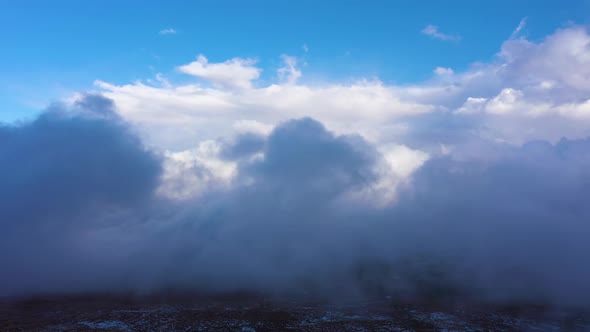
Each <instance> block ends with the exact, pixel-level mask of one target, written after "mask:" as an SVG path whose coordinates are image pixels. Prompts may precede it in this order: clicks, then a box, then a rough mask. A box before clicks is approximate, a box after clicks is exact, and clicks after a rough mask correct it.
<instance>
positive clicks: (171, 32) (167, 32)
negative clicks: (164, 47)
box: [159, 28, 176, 35]
mask: <svg viewBox="0 0 590 332" xmlns="http://www.w3.org/2000/svg"><path fill="white" fill-rule="evenodd" d="M159 34H160V35H175V34H176V30H175V29H173V28H167V29H162V30H160V32H159Z"/></svg>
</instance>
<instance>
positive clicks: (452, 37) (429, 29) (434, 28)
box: [422, 24, 461, 42]
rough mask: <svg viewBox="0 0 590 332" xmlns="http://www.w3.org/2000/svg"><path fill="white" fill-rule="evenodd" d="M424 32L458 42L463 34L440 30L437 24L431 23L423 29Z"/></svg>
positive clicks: (434, 36)
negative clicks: (447, 32)
mask: <svg viewBox="0 0 590 332" xmlns="http://www.w3.org/2000/svg"><path fill="white" fill-rule="evenodd" d="M422 33H423V34H425V35H427V36H430V37H432V38H436V39H440V40H445V41H455V42H458V41H460V40H461V36H459V35H449V34H446V33H442V32H440V31H439V30H438V27H437V26H436V25H432V24H429V25H427V26H426V27H425V28H424V29H422Z"/></svg>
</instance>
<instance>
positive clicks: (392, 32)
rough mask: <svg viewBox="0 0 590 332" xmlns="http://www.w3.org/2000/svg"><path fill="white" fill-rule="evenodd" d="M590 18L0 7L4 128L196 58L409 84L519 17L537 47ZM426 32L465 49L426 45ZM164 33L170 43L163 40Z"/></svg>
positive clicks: (553, 4) (430, 4)
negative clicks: (78, 95) (289, 58)
mask: <svg viewBox="0 0 590 332" xmlns="http://www.w3.org/2000/svg"><path fill="white" fill-rule="evenodd" d="M589 7H590V5H589V3H588V1H583V0H580V1H578V0H572V1H567V3H563V2H560V1H545V0H542V1H502V0H501V1H494V2H491V1H489V2H488V1H450V2H445V3H441V2H438V1H369V2H364V1H340V2H338V4H334V2H331V1H325V2H321V3H319V4H318V2H317V1H297V2H292V1H272V2H271V1H248V2H247V3H246V2H240V1H171V2H170V3H167V4H166V5H162V3H161V2H159V1H126V2H125V3H121V2H120V1H110V0H107V1H103V2H100V3H81V2H79V1H63V0H58V1H51V2H47V1H30V0H25V1H6V2H4V3H3V4H2V11H1V12H0V28H1V29H2V30H1V31H3V33H2V34H1V35H0V44H1V45H3V46H2V49H3V50H4V51H3V52H2V54H1V55H0V60H2V61H0V70H1V71H2V73H3V74H2V78H1V79H0V87H1V88H0V91H2V92H1V93H2V98H1V103H2V105H3V106H6V107H3V111H2V113H1V114H0V119H2V120H4V121H13V120H16V119H21V118H23V117H27V116H30V115H31V113H34V112H35V111H38V110H40V109H42V108H43V107H44V106H45V105H46V104H48V103H49V102H51V101H53V100H56V99H59V98H64V97H67V96H68V94H71V93H72V92H76V91H80V90H87V89H90V88H92V84H93V82H94V80H97V79H100V80H104V81H108V82H115V83H118V84H124V83H128V82H132V81H134V80H140V79H147V78H150V77H153V76H154V74H155V73H162V74H165V75H167V76H172V77H174V78H175V79H177V80H179V81H180V80H186V79H187V78H186V77H183V76H182V75H178V73H177V72H176V71H175V67H176V66H179V65H181V64H184V63H187V62H189V61H191V60H192V59H194V57H196V56H197V55H198V54H205V55H206V56H207V57H208V58H210V59H211V61H214V62H220V61H225V60H227V59H229V58H233V57H244V58H257V59H258V60H259V66H260V67H262V68H265V69H266V70H265V72H264V73H263V75H262V78H263V79H264V80H265V81H266V82H269V81H272V80H273V79H274V77H273V75H272V73H273V72H274V70H276V68H277V67H279V66H280V55H281V54H289V55H295V56H298V57H301V58H303V59H304V60H305V61H306V62H307V65H306V66H305V72H306V75H305V76H304V79H306V80H309V81H346V80H351V79H359V78H364V77H366V78H373V77H378V78H379V79H381V80H383V81H384V82H395V83H399V84H411V83H417V82H422V81H424V80H427V79H429V78H430V77H431V76H432V70H433V69H434V68H436V67H439V66H440V67H449V68H453V69H454V70H463V69H466V68H467V67H468V66H469V65H470V64H471V63H473V62H477V61H489V60H490V59H492V58H493V57H494V55H495V54H496V53H497V52H498V48H499V46H500V45H501V43H502V42H503V41H504V40H506V39H507V38H508V37H509V36H510V34H511V32H512V31H513V30H514V29H515V28H516V26H517V25H518V23H519V21H520V20H521V19H522V18H524V17H527V29H526V32H527V37H528V38H530V39H531V40H533V41H538V40H540V39H542V38H543V37H544V36H546V35H548V34H550V33H551V32H553V31H554V30H555V29H557V28H560V27H563V26H564V25H566V24H568V22H570V21H571V22H575V23H577V24H585V23H588V14H587V13H588V12H589V11H590V8H589ZM428 25H435V26H439V28H440V31H441V32H442V33H446V34H449V35H456V36H457V37H460V39H461V40H460V42H444V41H437V40H436V39H434V40H433V39H430V38H427V37H426V36H425V35H423V34H421V30H423V29H424V28H425V27H426V26H428ZM167 29H171V30H172V31H175V33H171V34H160V33H159V32H160V31H166V30H167ZM304 46H305V48H307V49H308V50H309V51H308V52H305V51H304V49H303V48H304ZM8 106H9V107H8ZM6 108H9V109H10V111H7V110H5V109H6Z"/></svg>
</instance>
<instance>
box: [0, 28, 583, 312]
mask: <svg viewBox="0 0 590 332" xmlns="http://www.w3.org/2000/svg"><path fill="white" fill-rule="evenodd" d="M589 45H590V37H589V35H588V33H587V30H586V29H585V28H583V27H579V26H570V27H568V28H565V29H560V30H557V31H556V32H555V33H553V34H551V35H549V36H547V37H546V38H545V39H543V40H540V41H538V42H533V41H529V40H527V39H525V38H513V39H509V40H507V41H505V42H504V43H503V44H502V45H501V48H500V51H499V53H498V54H497V55H496V57H495V58H494V59H493V60H491V61H489V62H485V63H475V64H473V65H471V66H470V67H469V68H468V69H466V70H461V71H459V70H456V71H451V70H449V69H446V68H440V69H438V70H435V73H434V75H433V77H432V78H431V79H429V80H427V81H425V82H419V83H415V84H411V85H396V84H390V83H384V82H382V81H379V80H377V79H371V80H367V79H358V80H352V81H349V82H346V83H342V82H325V83H323V84H319V83H317V84H311V83H308V82H306V83H301V82H299V81H298V80H297V78H298V77H300V76H301V75H302V73H301V71H300V69H299V68H298V67H297V66H296V65H297V63H296V59H295V58H291V57H287V56H285V57H284V59H283V60H284V62H285V64H284V67H282V68H283V70H282V71H279V76H280V73H281V72H282V75H283V76H282V79H281V78H280V77H278V78H277V81H276V82H268V81H263V80H260V81H258V80H259V78H260V73H261V68H258V67H257V66H256V63H255V62H254V61H253V60H249V59H241V58H233V59H230V60H227V61H224V62H217V63H215V62H214V63H210V62H209V61H208V60H207V59H206V58H205V57H204V56H201V57H199V58H198V59H197V61H195V62H192V63H190V64H187V65H185V66H181V67H179V68H180V69H179V70H180V71H181V72H185V73H188V74H190V75H193V76H195V77H196V78H197V79H200V80H204V81H200V80H197V81H193V82H189V83H182V84H178V83H175V82H174V81H172V80H167V79H166V78H165V77H164V76H162V75H159V76H156V77H155V81H153V82H152V83H149V84H148V83H144V82H141V81H139V82H134V83H130V84H125V85H116V84H112V83H107V82H101V81H97V82H96V84H97V87H98V89H99V90H100V91H101V92H102V93H103V94H104V95H105V96H106V97H108V98H104V97H102V96H100V95H97V94H81V95H78V96H74V97H73V98H71V99H70V100H68V101H67V102H66V104H64V105H57V106H55V107H53V108H51V109H50V110H48V111H47V112H45V113H43V114H41V115H40V116H39V117H38V118H37V119H34V120H32V121H29V122H23V123H20V124H14V125H4V126H2V127H0V161H2V162H1V163H0V165H1V166H0V183H2V184H3V186H2V187H1V188H0V264H1V266H3V267H4V268H5V270H7V271H9V272H8V273H4V274H0V294H2V295H5V294H9V293H13V294H14V293H17V294H22V293H27V292H28V293H31V292H32V293H35V292H47V291H56V290H57V291H59V290H61V291H63V290H66V291H88V290H90V291H91V290H131V291H150V290H159V289H163V288H165V289H169V288H170V287H173V288H180V289H184V288H188V289H196V290H199V291H209V292H224V291H232V290H248V291H260V292H264V293H267V294H275V295H292V294H294V293H295V294H298V295H300V294H302V293H305V294H306V295H313V296H320V297H322V296H323V297H329V298H331V299H338V298H341V297H349V296H353V297H354V296H356V297H359V296H360V297H364V296H372V295H385V294H387V295H394V297H395V298H396V299H402V298H406V297H407V296H418V297H420V298H424V297H432V296H443V297H454V298H459V299H470V300H476V301H484V302H485V301H507V302H513V301H515V302H518V303H522V302H523V301H524V302H536V303H544V304H562V305H586V306H587V305H589V304H588V298H590V289H589V287H588V285H587V282H585V281H586V280H587V279H588V278H589V277H590V273H589V272H590V265H589V264H588V260H587V259H586V257H585V253H586V252H588V251H589V249H590V247H589V244H588V241H586V238H584V235H585V234H588V232H589V231H590V229H589V227H590V226H589V225H588V223H586V222H585V221H586V220H588V219H590V218H589V217H590V208H588V207H587V204H585V201H584V198H585V197H587V196H588V194H590V193H589V192H588V188H590V186H589V185H588V184H590V175H589V174H588V171H587V170H588V169H589V167H590V164H589V163H590V160H589V159H588V157H587V156H588V152H589V151H590V141H589V139H588V138H586V137H588V136H589V135H590V133H589V132H588V130H589V126H590V124H589V122H588V121H589V119H588V116H587V115H588V112H589V111H590V110H589V106H588V105H589V104H590V103H589V101H588V95H589V93H590V90H589V87H590V84H588V83H589V82H587V80H588V77H589V75H587V73H586V68H590V66H588V61H590V60H589V59H590V58H589V57H588V55H589V54H590V49H589V47H590V46H589ZM436 74H438V75H436ZM263 83H264V84H263ZM115 105H116V108H115ZM136 134H137V135H139V137H141V139H140V138H138V136H136ZM563 136H565V137H567V138H563V139H562V137H563Z"/></svg>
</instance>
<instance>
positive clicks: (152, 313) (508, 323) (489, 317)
mask: <svg viewBox="0 0 590 332" xmlns="http://www.w3.org/2000/svg"><path fill="white" fill-rule="evenodd" d="M0 330H2V331H243V332H253V331H286V330H289V331H590V313H588V312H584V311H580V310H571V309H570V310H565V309H559V310H558V309H554V308H553V309H550V308H546V307H541V306H524V305H522V306H500V305H496V306H490V305H478V306H474V305H456V304H455V305H449V304H446V305H443V304H439V305H433V304H419V303H405V304H399V303H398V304H393V303H392V302H391V300H389V299H386V298H384V299H376V300H373V301H367V302H356V303H347V304H338V305H336V304H326V303H304V302H296V301H271V300H268V299H264V298H260V297H255V296H227V297H204V296H198V297H194V296H191V297H188V296H186V297H183V296H174V297H170V296H166V297H162V296H151V297H136V296H121V295H117V296H113V295H100V296H98V295H92V296H51V297H37V298H28V299H18V300H17V299H12V300H3V301H2V302H0Z"/></svg>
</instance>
